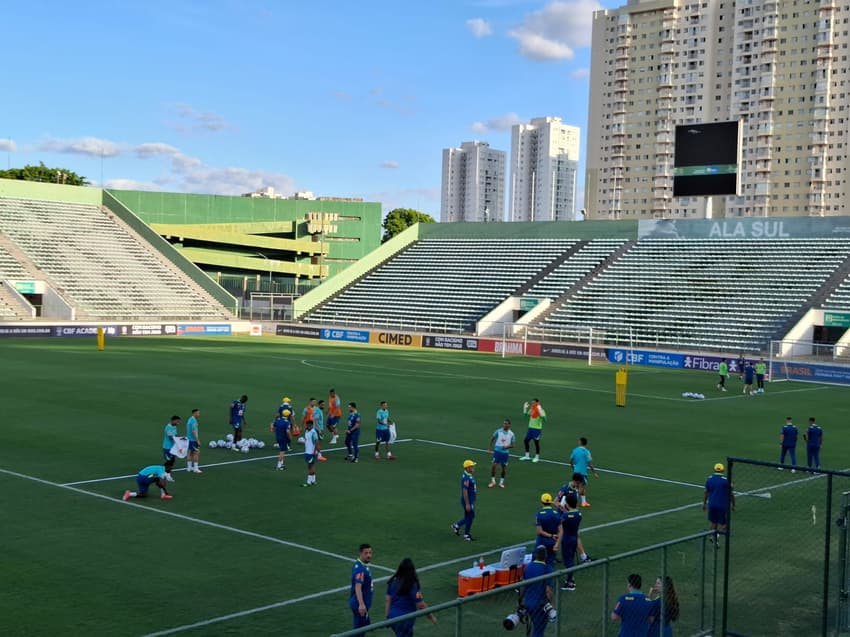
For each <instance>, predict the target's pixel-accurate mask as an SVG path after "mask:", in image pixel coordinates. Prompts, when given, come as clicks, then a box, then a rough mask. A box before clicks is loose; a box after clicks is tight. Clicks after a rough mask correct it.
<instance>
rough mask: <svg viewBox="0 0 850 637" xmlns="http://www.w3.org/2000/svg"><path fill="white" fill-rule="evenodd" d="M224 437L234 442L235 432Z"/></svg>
mask: <svg viewBox="0 0 850 637" xmlns="http://www.w3.org/2000/svg"><path fill="white" fill-rule="evenodd" d="M224 438H225V440H227V442H233V434H227V435H226V436H225V437H224Z"/></svg>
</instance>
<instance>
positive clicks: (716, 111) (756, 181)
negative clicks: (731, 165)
mask: <svg viewBox="0 0 850 637" xmlns="http://www.w3.org/2000/svg"><path fill="white" fill-rule="evenodd" d="M848 20H850V1H848V0H746V1H742V0H701V1H700V0H629V1H628V4H626V5H625V6H624V7H621V8H619V9H614V10H601V11H597V12H596V13H595V14H594V20H593V49H592V62H591V79H590V103H589V115H588V130H587V138H588V145H587V172H586V177H585V207H586V209H587V215H588V218H596V219H621V218H622V219H625V218H645V217H700V216H703V215H704V214H705V211H706V208H705V198H703V197H687V198H675V199H674V198H673V196H672V195H673V150H674V149H673V134H674V131H675V126H676V125H678V124H692V123H704V122H718V121H727V120H739V119H740V120H741V121H742V123H743V145H742V148H743V151H742V153H743V156H742V159H743V163H742V175H741V194H740V196H728V197H714V198H713V212H714V216H723V215H725V216H728V217H737V216H745V217H749V216H771V215H775V216H792V215H800V216H821V215H847V214H850V207H848V196H850V186H848V183H850V182H848V168H850V159H849V158H848V142H850V132H849V131H848V128H849V127H850V75H849V74H848V72H849V71H850V62H848V59H847V56H848V54H850V51H848V44H850V37H848V28H850V27H849V26H848Z"/></svg>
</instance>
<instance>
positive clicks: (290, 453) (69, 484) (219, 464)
mask: <svg viewBox="0 0 850 637" xmlns="http://www.w3.org/2000/svg"><path fill="white" fill-rule="evenodd" d="M413 440H414V439H413V438H399V439H398V440H396V441H395V442H394V443H393V444H396V443H399V442H412V441H413ZM373 445H374V443H372V442H365V443H363V444H362V445H358V446H359V447H360V448H361V449H362V448H363V447H371V446H373ZM345 450H346V449H345V447H333V448H332V449H322V451H323V452H324V451H327V452H328V453H330V452H332V451H345ZM210 451H212V449H210ZM302 454H303V452H302V451H287V452H286V456H287V457H290V456H300V455H302ZM277 456H278V454H277V453H275V454H273V455H271V456H260V457H259V458H258V457H256V456H255V457H253V458H240V459H239V460H228V461H226V462H210V463H205V464H204V469H206V468H208V467H226V466H229V465H233V464H243V463H245V462H258V461H262V460H276V459H277ZM178 471H184V472H185V471H186V469H185V467H184V468H182V469H174V470H173V471H172V472H171V473H177V472H178ZM135 477H136V474H135V473H134V474H131V475H126V476H109V477H108V478H94V479H92V480H79V481H77V482H65V483H64V484H62V485H61V486H63V487H74V486H77V485H80V484H94V483H97V482H109V481H111V480H127V479H130V478H135Z"/></svg>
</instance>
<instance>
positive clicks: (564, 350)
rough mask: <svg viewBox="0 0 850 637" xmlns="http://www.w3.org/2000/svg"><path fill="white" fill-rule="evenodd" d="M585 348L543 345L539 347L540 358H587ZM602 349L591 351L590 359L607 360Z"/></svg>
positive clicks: (579, 346)
mask: <svg viewBox="0 0 850 637" xmlns="http://www.w3.org/2000/svg"><path fill="white" fill-rule="evenodd" d="M587 352H588V350H587V348H586V347H583V346H581V345H551V344H547V343H543V344H542V345H540V355H541V356H554V357H556V358H587ZM607 356H608V355H607V353H606V351H605V349H604V348H597V349H594V350H593V354H592V358H596V359H599V360H607Z"/></svg>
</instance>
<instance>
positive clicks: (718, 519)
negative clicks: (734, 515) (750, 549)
mask: <svg viewBox="0 0 850 637" xmlns="http://www.w3.org/2000/svg"><path fill="white" fill-rule="evenodd" d="M728 517H729V516H728V512H727V510H726V509H722V508H720V507H708V521H709V522H711V523H712V524H722V525H724V526H725V525H726V524H727V522H728Z"/></svg>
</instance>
